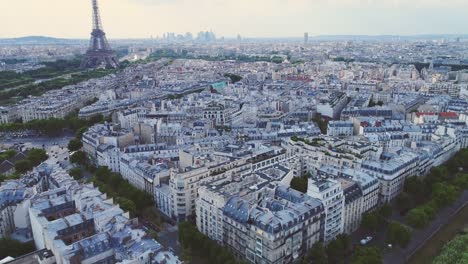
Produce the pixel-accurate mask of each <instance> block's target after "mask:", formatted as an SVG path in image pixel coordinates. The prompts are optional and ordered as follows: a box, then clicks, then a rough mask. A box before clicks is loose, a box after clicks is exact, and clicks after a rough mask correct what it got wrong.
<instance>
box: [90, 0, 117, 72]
mask: <svg viewBox="0 0 468 264" xmlns="http://www.w3.org/2000/svg"><path fill="white" fill-rule="evenodd" d="M92 5H93V31H92V32H91V40H90V41H89V48H88V50H87V51H86V54H85V55H84V58H83V60H82V61H81V68H83V69H86V68H97V67H101V66H105V67H107V68H117V67H118V66H119V61H118V60H117V57H116V56H115V52H114V51H113V50H112V48H111V47H110V45H109V42H108V41H107V38H106V33H104V30H103V27H102V22H101V16H100V14H99V7H98V4H97V0H92Z"/></svg>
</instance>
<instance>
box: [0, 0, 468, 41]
mask: <svg viewBox="0 0 468 264" xmlns="http://www.w3.org/2000/svg"><path fill="white" fill-rule="evenodd" d="M99 4H100V7H101V16H102V20H103V24H104V29H105V31H106V33H107V35H108V37H109V38H148V37H150V36H155V37H156V36H161V35H162V34H163V33H164V32H176V33H184V32H192V33H195V32H198V31H201V30H210V29H212V30H213V31H214V32H215V33H216V34H217V35H218V36H225V37H231V36H236V35H237V34H241V35H242V36H244V37H301V36H302V35H303V33H304V32H309V33H310V34H311V35H336V34H352V35H355V34H363V35H364V34H365V35H381V34H398V35H414V34H466V33H468V0H99ZM0 10H1V15H0V38H5V37H21V36H29V35H44V36H52V37H61V38H87V37H88V35H89V33H90V30H91V0H0Z"/></svg>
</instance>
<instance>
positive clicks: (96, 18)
mask: <svg viewBox="0 0 468 264" xmlns="http://www.w3.org/2000/svg"><path fill="white" fill-rule="evenodd" d="M92 1H93V30H104V29H103V28H102V22H101V15H100V14H99V6H98V3H97V0H92Z"/></svg>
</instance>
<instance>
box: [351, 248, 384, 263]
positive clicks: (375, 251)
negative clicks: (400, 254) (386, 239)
mask: <svg viewBox="0 0 468 264" xmlns="http://www.w3.org/2000/svg"><path fill="white" fill-rule="evenodd" d="M382 262H383V261H382V253H381V251H380V249H379V248H377V247H358V248H357V249H356V251H355V252H354V254H353V257H352V261H351V263H352V264H381V263H382Z"/></svg>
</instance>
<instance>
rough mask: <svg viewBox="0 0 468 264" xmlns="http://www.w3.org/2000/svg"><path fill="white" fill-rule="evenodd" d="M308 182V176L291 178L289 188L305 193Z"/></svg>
mask: <svg viewBox="0 0 468 264" xmlns="http://www.w3.org/2000/svg"><path fill="white" fill-rule="evenodd" d="M308 181H309V177H308V175H304V176H301V177H293V179H292V180H291V188H292V189H294V190H296V191H299V192H302V193H306V192H307V185H308Z"/></svg>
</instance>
